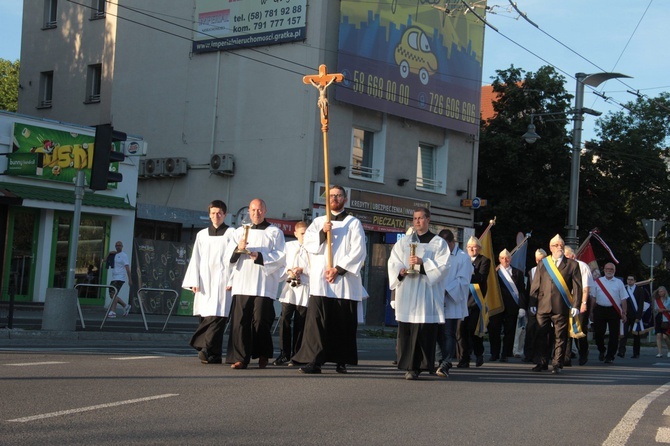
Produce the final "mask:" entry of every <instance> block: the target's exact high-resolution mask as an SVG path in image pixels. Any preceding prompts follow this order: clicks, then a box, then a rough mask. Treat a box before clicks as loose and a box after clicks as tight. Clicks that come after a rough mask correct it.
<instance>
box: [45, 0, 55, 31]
mask: <svg viewBox="0 0 670 446" xmlns="http://www.w3.org/2000/svg"><path fill="white" fill-rule="evenodd" d="M57 17H58V0H44V29H51V28H55V27H56V25H57V24H58V21H57Z"/></svg>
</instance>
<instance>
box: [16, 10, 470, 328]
mask: <svg viewBox="0 0 670 446" xmlns="http://www.w3.org/2000/svg"><path fill="white" fill-rule="evenodd" d="M385 3H388V5H385ZM366 4H367V5H370V4H369V3H367V2H317V1H306V0H302V1H299V0H291V1H275V2H265V1H263V0H257V1H246V2H229V1H225V2H215V1H204V0H198V1H196V0H119V1H118V2H109V3H108V2H104V1H97V0H93V1H91V0H86V1H83V2H57V1H56V0H46V1H45V0H25V1H24V14H23V31H22V50H21V73H20V85H21V89H20V93H19V111H20V112H21V113H24V114H28V115H34V116H37V117H40V118H46V119H57V120H60V121H68V122H77V123H81V124H85V125H97V124H101V123H111V124H113V125H114V128H116V129H118V130H121V131H123V132H127V133H129V134H135V135H141V136H142V138H143V139H144V141H146V143H147V144H148V146H147V151H146V157H145V158H144V159H139V158H138V159H135V160H134V161H133V162H136V168H137V170H138V177H139V182H138V185H137V200H136V201H137V204H136V218H135V222H134V226H135V231H134V232H135V236H136V237H139V238H142V239H156V240H172V241H180V242H191V241H192V240H193V239H194V236H195V232H197V230H198V229H200V228H202V227H205V226H206V225H207V224H208V221H207V219H206V216H207V213H206V208H207V204H208V203H209V202H210V201H211V200H213V199H221V200H223V201H225V202H226V203H227V205H228V216H227V223H229V224H232V225H238V224H240V223H241V220H242V218H243V217H244V209H245V207H246V206H247V205H248V204H249V202H250V200H252V199H253V198H256V197H258V198H262V199H264V200H265V201H266V203H267V205H268V217H269V219H270V220H271V221H273V222H274V223H276V224H278V225H280V227H283V229H284V230H285V233H286V234H287V235H292V227H293V226H292V225H293V224H294V223H295V222H296V221H299V220H311V219H312V218H313V217H314V216H315V215H319V213H321V212H323V209H324V206H323V197H322V196H321V193H322V191H323V190H324V188H323V184H324V179H325V178H324V150H323V145H324V134H323V131H322V126H321V122H320V116H319V108H318V106H317V101H318V99H319V90H318V89H317V88H315V87H314V86H313V85H310V84H307V83H304V82H303V76H305V75H312V74H317V73H318V69H319V66H320V65H321V64H325V65H326V66H327V67H328V71H329V72H331V73H335V72H337V70H342V72H343V73H344V81H343V82H341V83H337V84H334V85H331V86H329V87H328V90H327V93H328V100H329V102H328V118H329V127H328V133H327V141H328V147H329V157H328V158H329V159H328V165H329V167H328V168H329V171H328V172H329V177H330V178H329V180H330V183H333V184H341V185H342V186H344V187H346V188H347V190H348V191H349V192H350V202H349V205H348V208H349V209H350V211H351V212H352V213H354V214H355V215H356V216H358V217H359V218H360V219H361V220H362V221H363V222H364V224H365V228H366V234H367V242H368V254H369V255H368V259H369V260H368V262H367V265H366V268H365V279H364V284H365V286H366V289H367V290H368V292H369V294H370V299H369V300H368V304H367V316H368V322H369V323H379V322H381V321H383V319H384V317H385V316H384V313H385V299H386V294H387V289H388V286H387V283H386V278H385V275H386V273H385V271H386V268H385V265H386V259H387V256H388V249H389V247H390V246H391V245H392V243H393V242H394V241H395V240H397V238H398V235H397V234H401V233H404V232H405V230H406V229H407V227H408V226H409V225H411V217H412V215H411V210H412V208H413V207H414V206H417V205H421V206H425V205H427V206H428V207H430V209H431V212H432V214H433V217H432V224H433V226H434V228H433V229H434V230H436V231H437V230H439V229H441V228H451V229H453V230H455V231H458V233H459V235H460V236H461V237H462V236H463V232H464V231H465V232H466V233H468V234H469V233H470V232H471V231H472V229H470V228H472V226H473V211H472V209H470V208H467V207H462V206H461V200H462V199H466V198H474V197H475V196H476V184H477V176H476V172H477V154H478V142H477V135H478V130H477V129H478V126H479V87H480V85H481V83H480V81H481V57H482V55H481V52H482V48H483V25H482V24H481V23H479V24H477V23H476V21H472V19H471V18H468V16H466V15H462V14H461V15H459V16H458V17H449V16H447V15H445V14H444V13H443V12H440V11H438V10H434V9H433V8H431V7H430V6H420V7H416V8H411V10H405V9H403V8H405V7H403V6H398V5H397V2H392V1H388V2H375V3H374V5H373V6H370V8H372V9H375V10H370V11H367V10H365V8H367V6H365V5H366ZM440 14H442V15H440ZM356 17H368V18H369V19H368V21H367V23H366V24H361V25H360V27H359V25H355V26H354V25H351V24H352V23H358V22H354V18H356ZM380 24H381V25H382V26H379V25H380ZM380 28H381V29H382V30H381V31H380V30H379V29H380ZM273 29H274V31H273ZM422 30H423V32H422ZM431 30H432V31H431ZM412 31H413V32H412ZM372 32H377V34H376V36H377V37H374V36H372V37H371V36H370V33H372ZM385 35H386V36H389V37H388V40H389V42H385V43H383V44H382V43H380V39H381V37H383V36H385ZM395 35H397V36H398V38H397V39H396V40H393V39H394V37H393V36H395ZM380 36H381V37H380ZM353 39H362V40H358V41H355V40H353ZM366 39H367V40H366ZM413 39H414V40H413ZM382 40H383V39H382ZM447 40H449V41H448V42H447ZM391 41H392V42H391ZM267 42H271V43H269V44H268V43H267ZM361 42H362V43H361ZM365 42H369V44H365ZM417 43H418V48H419V49H416V45H415V44H417ZM428 44H430V45H432V47H433V51H432V53H434V54H435V55H436V58H435V62H431V59H430V57H428V56H431V57H432V54H428V52H427V51H426V49H427V48H428V46H426V45H428ZM375 45H376V47H375ZM384 45H387V46H388V48H390V50H389V51H388V52H389V55H388V56H387V59H388V60H391V61H395V62H393V63H394V66H393V71H392V72H390V74H388V75H380V74H374V73H375V70H379V66H383V65H384V64H383V61H382V63H377V62H376V65H375V64H373V63H371V62H370V61H371V60H372V59H371V56H370V55H369V54H376V53H379V51H378V49H379V47H383V46H384ZM412 45H414V46H412ZM368 47H369V48H368ZM435 47H438V48H437V50H436V49H435ZM349 48H360V53H358V51H359V50H358V49H357V50H356V51H353V52H352V50H350V49H349ZM440 48H443V51H440ZM366 51H368V52H369V54H368V53H366ZM421 51H423V53H421V54H420V53H419V52H421ZM354 53H356V54H354ZM394 53H395V56H394V55H393V54H394ZM441 54H442V55H441ZM357 58H358V59H357ZM361 58H362V59H361ZM419 58H421V59H420V60H424V61H425V62H424V65H423V66H419V65H416V63H415V62H412V61H416V60H418V59H419ZM447 58H448V59H447ZM361 60H363V62H361ZM445 60H446V61H447V62H449V61H452V62H454V63H452V64H451V65H452V66H453V65H458V66H467V67H468V69H469V70H470V71H469V73H472V74H471V75H470V78H468V79H467V80H466V81H463V80H462V79H463V76H460V77H459V76H456V75H453V74H450V73H449V72H447V71H446V70H447V69H446V68H442V67H446V66H447V65H448V64H447V63H445V62H444V61H445ZM408 61H409V62H408ZM455 62H459V63H455ZM435 63H439V67H437V66H436V65H435ZM356 64H358V65H356ZM395 64H397V66H396V65H395ZM353 65H356V66H357V67H358V68H356V69H353V68H351V66H353ZM451 69H454V68H451ZM369 73H373V74H369ZM398 76H400V77H398ZM395 78H397V82H396V81H395V80H393V79H395ZM454 79H461V80H454ZM463 82H465V84H464V83H463ZM433 86H434V87H433ZM410 88H411V89H412V92H411V93H410ZM431 88H434V90H431ZM440 89H441V90H440ZM417 90H422V91H421V92H420V93H417V94H416V95H415V91H417ZM424 90H425V91H424ZM463 91H469V92H472V93H471V94H470V96H467V95H466V96H464V97H463V98H460V96H459V95H462V94H464V93H462V92H463ZM379 100H383V101H381V102H384V103H381V105H380V101H379ZM375 101H377V102H375ZM466 104H468V105H467V106H466ZM429 109H430V110H429ZM466 109H467V111H466ZM428 115H432V116H428ZM475 117H476V118H475ZM124 181H125V180H124Z"/></svg>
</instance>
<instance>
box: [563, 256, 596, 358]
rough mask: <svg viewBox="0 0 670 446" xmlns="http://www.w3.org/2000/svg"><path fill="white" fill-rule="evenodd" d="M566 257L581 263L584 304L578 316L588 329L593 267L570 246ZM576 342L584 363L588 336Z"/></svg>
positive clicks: (567, 356) (587, 355) (586, 355)
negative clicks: (579, 258)
mask: <svg viewBox="0 0 670 446" xmlns="http://www.w3.org/2000/svg"><path fill="white" fill-rule="evenodd" d="M565 257H567V258H568V259H572V260H575V261H576V262H577V263H578V264H579V271H580V272H581V274H582V305H581V307H582V308H581V309H580V311H579V314H578V315H577V317H578V318H579V323H580V324H581V326H582V329H583V330H584V331H586V330H587V327H588V326H589V305H588V302H589V294H590V293H591V289H592V288H593V286H594V285H595V282H594V281H593V276H592V275H591V267H590V266H589V265H588V264H586V263H585V262H582V261H581V260H578V259H577V255H576V254H575V251H574V250H573V249H572V247H570V246H566V247H565ZM585 334H586V333H585ZM572 343H573V341H572V338H568V347H567V350H566V351H567V353H566V357H565V361H563V365H564V366H567V367H569V366H571V365H572V359H571V355H572ZM575 344H576V345H577V352H578V354H579V365H584V364H586V363H587V362H588V360H589V340H588V336H584V337H583V338H579V339H577V340H576V341H575Z"/></svg>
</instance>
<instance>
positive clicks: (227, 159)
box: [209, 153, 235, 176]
mask: <svg viewBox="0 0 670 446" xmlns="http://www.w3.org/2000/svg"><path fill="white" fill-rule="evenodd" d="M209 167H210V170H209V171H210V172H211V173H214V174H217V175H230V176H232V175H235V157H234V156H233V155H232V154H230V153H221V154H216V155H212V157H211V158H210V159H209Z"/></svg>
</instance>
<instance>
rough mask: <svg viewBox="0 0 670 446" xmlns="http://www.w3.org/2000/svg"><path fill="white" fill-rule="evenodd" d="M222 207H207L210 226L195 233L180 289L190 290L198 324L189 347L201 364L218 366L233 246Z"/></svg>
mask: <svg viewBox="0 0 670 446" xmlns="http://www.w3.org/2000/svg"><path fill="white" fill-rule="evenodd" d="M225 217H226V204H225V203H224V202H223V201H221V200H214V201H212V202H211V203H210V204H209V219H210V220H211V222H212V224H211V225H210V226H209V227H207V228H205V229H203V230H201V231H199V232H198V234H197V235H196V238H195V244H194V245H193V251H192V253H191V260H190V261H189V264H188V268H187V269H186V275H185V276H184V281H183V283H182V287H183V288H186V289H189V290H191V291H193V293H194V294H195V295H194V298H193V315H196V316H199V317H200V324H199V325H198V328H197V329H196V331H195V333H194V334H193V337H191V342H190V344H191V346H192V347H193V348H195V349H196V350H198V358H199V359H200V362H202V363H203V364H221V353H222V348H223V333H224V331H225V329H226V323H227V321H228V315H229V313H230V304H231V302H232V297H231V295H230V290H227V289H226V285H227V283H228V278H229V277H230V272H231V268H230V262H229V261H228V259H229V258H230V255H231V254H232V249H234V248H235V244H234V243H233V242H232V235H233V229H232V228H230V227H229V226H227V225H226V224H225V223H224V222H223V220H224V218H225Z"/></svg>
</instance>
